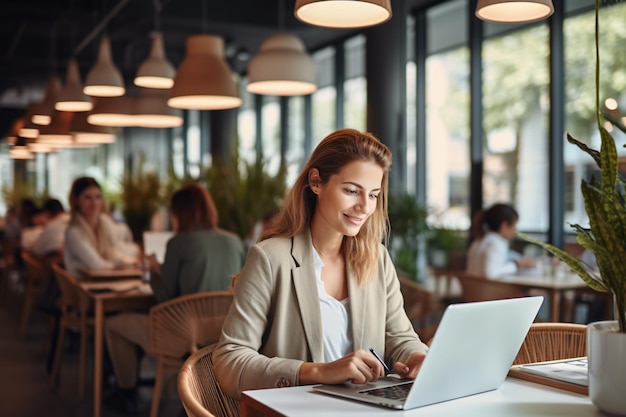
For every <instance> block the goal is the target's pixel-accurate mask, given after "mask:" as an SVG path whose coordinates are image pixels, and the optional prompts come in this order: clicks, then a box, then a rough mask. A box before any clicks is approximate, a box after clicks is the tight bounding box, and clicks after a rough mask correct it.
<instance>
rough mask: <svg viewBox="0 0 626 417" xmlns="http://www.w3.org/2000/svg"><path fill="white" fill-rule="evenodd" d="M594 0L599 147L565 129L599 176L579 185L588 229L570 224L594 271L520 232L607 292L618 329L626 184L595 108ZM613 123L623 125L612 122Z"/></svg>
mask: <svg viewBox="0 0 626 417" xmlns="http://www.w3.org/2000/svg"><path fill="white" fill-rule="evenodd" d="M601 1H602V0H596V7H595V13H596V19H595V25H596V26H595V42H596V109H597V124H598V129H599V131H600V138H601V145H600V151H597V150H594V149H592V148H589V147H588V146H587V145H585V144H584V143H582V142H580V141H578V140H576V139H574V138H573V137H571V136H570V135H569V134H568V135H567V140H568V141H569V142H570V143H572V144H574V145H576V146H578V148H579V149H581V150H582V151H584V152H586V153H587V154H589V155H590V156H591V157H592V158H593V160H594V161H595V162H596V164H597V165H598V167H599V168H600V178H599V179H598V178H596V177H595V176H592V178H591V180H589V181H585V180H583V181H582V184H581V191H582V194H583V199H584V201H585V211H586V212H587V215H588V216H589V229H587V228H584V227H582V226H580V225H578V224H574V225H572V227H573V228H574V230H575V232H576V240H577V241H578V243H579V244H580V245H581V246H583V247H584V248H586V249H588V250H590V251H591V252H593V254H594V255H595V256H596V260H597V263H598V270H599V273H594V272H592V271H591V269H590V268H589V266H588V265H585V264H584V263H583V262H582V261H581V260H580V259H578V258H576V257H574V256H572V255H570V254H568V253H567V252H565V251H564V250H562V249H560V248H558V247H555V246H553V245H551V244H548V243H545V242H541V241H538V240H536V239H532V238H530V237H528V236H526V235H523V234H521V233H520V235H521V236H522V237H523V238H524V239H526V240H528V241H531V242H533V243H536V244H538V245H540V246H542V247H543V248H545V249H546V250H548V251H549V252H551V253H552V254H554V255H555V256H557V257H558V258H559V259H561V260H562V261H563V262H565V263H566V264H567V265H568V266H569V267H570V268H571V269H572V270H573V271H574V272H575V273H576V274H578V275H579V276H580V277H581V278H582V279H583V280H584V281H585V282H586V283H587V285H588V286H589V287H590V288H592V289H594V290H596V291H602V292H610V293H612V295H613V300H614V303H615V304H614V309H615V315H616V319H617V321H618V324H619V331H620V332H621V333H626V195H625V190H626V184H625V182H624V179H623V178H622V177H621V176H620V174H619V164H618V155H617V147H616V144H615V139H614V138H613V136H611V134H610V133H609V132H608V131H607V130H606V129H605V128H604V127H603V126H602V121H601V117H602V116H601V114H600V110H599V109H600V105H599V104H600V93H599V90H600V88H599V85H600V54H599V47H598V46H599V41H598V38H599V36H598V32H599V31H598V14H599V13H598V12H599V8H600V2H601ZM616 126H617V127H618V128H623V126H622V125H621V124H620V125H616Z"/></svg>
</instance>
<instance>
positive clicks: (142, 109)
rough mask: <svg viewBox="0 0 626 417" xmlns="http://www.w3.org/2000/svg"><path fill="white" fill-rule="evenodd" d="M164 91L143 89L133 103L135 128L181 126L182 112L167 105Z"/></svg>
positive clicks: (166, 94) (166, 93)
mask: <svg viewBox="0 0 626 417" xmlns="http://www.w3.org/2000/svg"><path fill="white" fill-rule="evenodd" d="M167 96H168V92H167V91H165V90H156V89H143V90H142V91H141V92H140V93H139V96H138V97H137V98H136V101H135V104H136V106H135V116H134V123H135V126H139V127H152V128H168V127H177V126H182V124H183V122H184V120H183V116H182V111H181V110H179V109H173V108H171V107H169V106H168V105H167Z"/></svg>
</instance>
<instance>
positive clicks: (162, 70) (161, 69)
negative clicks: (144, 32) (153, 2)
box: [134, 32, 176, 89]
mask: <svg viewBox="0 0 626 417" xmlns="http://www.w3.org/2000/svg"><path fill="white" fill-rule="evenodd" d="M175 74H176V70H175V69H174V67H173V66H172V64H171V63H170V62H169V61H168V60H167V58H166V57H165V49H164V48H163V35H162V34H161V32H154V33H153V35H152V49H151V50H150V56H149V57H148V58H147V59H146V60H145V61H144V62H143V64H141V66H140V67H139V70H137V76H136V77H135V80H134V83H135V85H137V86H139V87H144V88H160V89H168V88H172V85H174V75H175Z"/></svg>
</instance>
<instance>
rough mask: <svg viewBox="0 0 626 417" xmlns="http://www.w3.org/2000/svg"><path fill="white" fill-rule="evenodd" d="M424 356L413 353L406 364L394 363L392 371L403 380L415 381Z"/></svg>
mask: <svg viewBox="0 0 626 417" xmlns="http://www.w3.org/2000/svg"><path fill="white" fill-rule="evenodd" d="M425 357H426V354H425V353H423V352H415V353H413V354H411V356H409V359H407V361H406V362H396V363H395V364H394V366H393V369H395V370H396V372H398V373H399V374H400V376H402V377H403V378H408V379H415V377H416V376H417V373H418V372H419V370H420V368H421V367H422V362H424V358H425Z"/></svg>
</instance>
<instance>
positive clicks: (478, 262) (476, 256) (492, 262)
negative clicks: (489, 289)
mask: <svg viewBox="0 0 626 417" xmlns="http://www.w3.org/2000/svg"><path fill="white" fill-rule="evenodd" d="M467 272H469V273H470V274H476V275H484V276H486V277H487V278H500V277H502V276H504V275H510V274H514V273H516V272H517V265H516V264H515V262H513V260H512V258H511V256H510V250H509V241H508V240H507V239H505V238H504V237H502V236H501V235H500V234H499V233H496V232H487V234H485V236H483V237H482V238H481V239H476V240H474V241H473V242H472V244H471V245H470V248H469V251H468V253H467Z"/></svg>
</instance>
